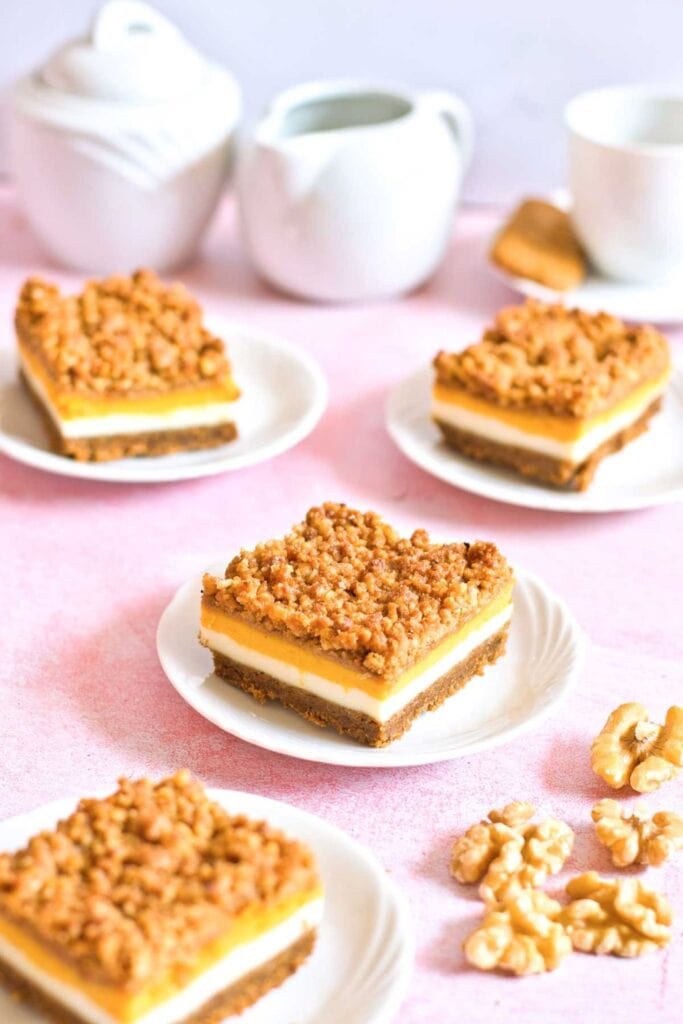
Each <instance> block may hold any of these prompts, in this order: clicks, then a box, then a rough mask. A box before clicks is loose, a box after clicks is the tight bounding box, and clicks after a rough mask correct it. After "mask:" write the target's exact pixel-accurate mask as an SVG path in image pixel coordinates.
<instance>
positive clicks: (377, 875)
mask: <svg viewBox="0 0 683 1024" xmlns="http://www.w3.org/2000/svg"><path fill="white" fill-rule="evenodd" d="M209 793H210V795H211V797H212V798H213V799H214V800H217V801H218V803H220V804H222V806H223V807H225V808H226V809H227V810H228V811H230V812H231V813H237V814H246V815H248V816H249V817H250V818H253V819H257V820H258V819H264V818H265V819H266V820H267V821H268V822H270V824H272V825H275V826H276V827H278V828H282V829H283V830H284V831H285V832H287V833H289V834H290V835H292V836H295V837H296V838H298V839H302V840H303V841H304V842H306V843H308V844H309V845H310V846H311V847H312V848H313V850H314V851H315V854H316V857H317V859H318V863H319V865H320V869H321V872H322V876H323V884H324V886H325V912H324V916H323V922H322V925H321V927H320V931H319V934H318V941H317V943H316V947H315V950H314V952H313V954H312V955H311V957H310V959H309V960H308V961H307V962H306V963H305V964H304V965H303V967H301V968H300V969H299V970H298V971H297V973H296V974H295V975H294V976H293V977H292V978H289V979H288V980H287V981H286V982H285V983H284V984H283V985H282V986H281V987H280V988H278V989H275V990H274V991H272V992H270V993H269V994H268V995H266V996H264V997H263V999H262V1000H261V1001H260V1002H258V1003H256V1005H255V1006H252V1007H251V1009H249V1010H246V1011H245V1012H244V1013H243V1014H242V1015H241V1016H240V1018H239V1021H240V1024H273V1021H279V1022H282V1024H284V1022H290V1021H291V1022H294V1021H296V1022H297V1024H320V1022H321V1021H325V1024H389V1022H390V1021H393V1020H394V1019H395V1015H396V1013H397V1011H398V1008H399V1006H400V1005H401V1003H402V1002H403V999H404V998H405V995H406V992H407V989H408V985H409V982H410V978H411V975H412V970H413V960H414V955H415V948H414V938H413V927H412V922H411V920H410V917H409V913H408V910H407V906H406V903H405V900H404V898H403V896H402V895H401V894H400V893H399V891H398V889H397V888H396V886H395V885H394V883H393V882H392V881H391V879H390V878H389V876H388V875H387V873H386V871H385V869H384V868H383V867H382V865H381V864H380V863H379V861H378V860H376V858H375V857H374V855H373V854H372V853H370V852H369V850H366V849H365V847H363V846H361V845H360V843H358V842H356V840H355V839H351V837H350V836H348V835H347V834H346V833H345V832H342V831H341V829H338V828H335V827H334V826H333V825H329V824H328V823H327V822H326V821H323V820H322V819H321V818H318V817H316V816H315V815H313V814H308V813H307V812H306V811H300V810H299V809H298V808H296V807H290V806H289V804H284V803H280V802H279V801H278V800H269V799H267V798H266V797H262V796H255V795H253V794H251V793H239V792H235V791H234V790H229V789H214V790H209ZM76 802H77V801H76V800H59V801H57V802H55V803H52V804H47V805H46V806H44V807H40V808H38V809H37V810H35V811H31V812H30V813H29V814H23V815H21V816H20V817H16V818H10V819H9V820H8V821H5V822H2V823H0V849H1V850H7V849H16V848H18V847H19V846H22V845H23V844H24V843H25V842H26V840H27V839H28V838H29V837H30V836H31V835H33V834H34V833H36V832H38V831H40V830H41V829H46V828H50V827H51V826H52V825H54V824H55V822H56V821H57V820H58V819H59V818H63V817H65V816H66V815H68V814H69V813H70V812H71V811H72V810H73V809H74V807H75V806H76ZM0 1020H1V1021H2V1024H43V1022H44V1020H45V1018H44V1017H43V1015H42V1014H39V1013H37V1012H36V1011H35V1010H32V1009H29V1008H27V1007H25V1006H22V1005H21V1004H20V1003H17V1002H16V1000H14V999H12V997H11V996H10V995H9V994H8V993H6V992H5V991H3V990H2V989H0Z"/></svg>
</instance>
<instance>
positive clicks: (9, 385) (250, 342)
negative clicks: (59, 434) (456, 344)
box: [0, 317, 327, 483]
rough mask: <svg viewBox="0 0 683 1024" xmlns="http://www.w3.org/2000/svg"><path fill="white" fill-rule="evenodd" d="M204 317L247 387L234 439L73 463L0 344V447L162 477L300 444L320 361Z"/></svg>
mask: <svg viewBox="0 0 683 1024" xmlns="http://www.w3.org/2000/svg"><path fill="white" fill-rule="evenodd" d="M207 324H208V326H209V327H210V328H211V330H213V331H214V332H215V333H216V334H217V335H218V336H219V337H221V338H224V339H225V342H226V345H227V349H228V354H229V356H230V360H231V362H232V364H233V366H234V371H235V379H236V381H237V383H238V385H239V387H240V388H241V389H242V395H241V397H240V398H239V399H238V400H237V402H235V420H236V422H237V427H238V431H239V437H238V438H237V440H236V441H232V442H231V443H230V444H226V445H222V446H221V447H220V448H208V449H207V450H206V451H199V452H186V453H181V454H177V455H163V456H159V457H156V458H139V459H120V460H117V461H114V462H99V463H97V462H76V461H74V460H73V459H67V458H65V457H64V456H62V455H55V454H53V453H52V452H50V451H49V450H48V445H47V438H46V436H45V431H44V429H43V424H42V421H41V418H40V415H39V413H38V412H37V411H36V409H35V407H34V405H33V403H32V401H31V400H30V399H29V397H28V396H27V394H26V392H25V389H24V386H23V384H22V383H21V382H20V381H19V379H18V377H17V361H16V356H15V353H14V352H13V351H8V350H0V452H3V453H4V454H5V455H9V456H10V458H13V459H17V460H18V461H19V462H25V463H27V464H28V465H29V466H35V467H36V468H37V469H45V470H47V471H48V472H51V473H59V474H61V475H62V476H76V477H82V478H84V479H87V480H108V481H114V482H116V483H161V482H164V481H169V480H187V479H189V478H192V477H200V476H212V475H213V474H215V473H225V472H228V471H229V470H235V469H242V468H243V467H245V466H251V465H253V464H254V463H256V462H263V461H264V460H265V459H271V458H273V456H274V455H279V454H280V453H281V452H284V451H286V450H287V449H288V448H291V447H293V446H294V445H295V444H298V442H299V441H301V440H302V439H303V438H304V437H305V436H306V435H307V434H309V433H310V431H311V430H313V428H314V427H315V425H316V423H317V422H318V420H319V419H320V417H321V416H322V414H323V412H324V410H325V405H326V403H327V382H326V380H325V377H324V376H323V373H322V371H321V370H320V368H319V367H318V365H317V364H316V363H315V362H314V361H313V360H312V359H311V358H310V357H309V356H308V355H306V353H305V352H303V351H301V350H300V349H298V348H295V347H294V346H293V345H291V344H290V343H289V342H287V341H284V340H282V339H280V338H277V337H274V336H272V335H270V334H266V333H264V332H262V331H257V330H254V329H253V328H251V327H248V326H245V325H243V324H233V323H230V322H229V321H226V320H223V319H222V318H220V319H219V318H216V317H211V318H207Z"/></svg>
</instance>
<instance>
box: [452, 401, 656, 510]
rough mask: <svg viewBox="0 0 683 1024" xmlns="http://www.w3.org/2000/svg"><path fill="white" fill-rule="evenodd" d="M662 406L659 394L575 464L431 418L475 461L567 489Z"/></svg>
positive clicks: (584, 484) (578, 487) (587, 478)
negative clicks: (634, 417)
mask: <svg viewBox="0 0 683 1024" xmlns="http://www.w3.org/2000/svg"><path fill="white" fill-rule="evenodd" d="M661 407H662V399H661V397H660V398H657V399H655V401H654V402H652V403H651V404H650V405H649V406H648V407H647V409H646V410H645V412H644V413H643V414H642V416H641V417H640V419H638V420H636V422H635V423H632V424H631V425H630V426H629V427H626V428H625V429H624V430H621V431H619V433H618V434H614V436H613V437H610V438H608V439H607V440H606V441H605V442H604V443H603V444H601V445H600V447H599V448H596V449H595V451H594V452H592V453H591V455H589V457H588V458H587V459H586V460H585V462H582V463H580V465H578V466H577V465H576V464H575V463H573V462H568V461H566V460H563V459H554V458H553V457H552V456H550V455H542V454H540V453H539V452H532V451H529V450H528V449H526V448H517V447H515V446H513V445H507V444H500V443H499V442H498V441H489V440H488V439H487V438H484V437H479V435H477V434H470V433H469V432H468V431H466V430H460V429H459V428H458V427H453V426H451V424H450V423H444V422H443V420H439V419H435V420H434V422H435V423H436V425H437V426H438V428H439V430H440V431H441V433H442V434H443V436H444V438H445V440H446V443H447V444H448V445H449V446H450V447H451V448H454V449H455V450H456V451H457V452H460V453H461V454H462V455H468V456H469V457H470V458H472V459H476V461H477V462H493V463H496V465H499V466H507V467H509V468H510V469H515V470H517V472H518V473H521V474H522V476H528V477H532V478H533V479H534V480H541V481H542V482H543V483H546V484H553V485H554V486H555V487H562V488H565V489H566V490H569V491H585V490H586V489H587V488H588V486H589V484H590V483H591V481H592V479H593V477H594V476H595V471H596V470H597V468H598V466H599V465H600V463H601V462H602V460H603V459H605V458H606V457H607V456H608V455H613V454H614V453H615V452H618V451H621V449H622V448H623V447H624V446H625V445H627V444H628V443H629V441H633V439H634V438H636V437H638V436H639V435H640V434H643V433H644V432H645V431H646V430H647V428H648V425H649V422H650V420H651V418H652V417H653V416H654V415H655V413H657V412H659V410H660V409H661Z"/></svg>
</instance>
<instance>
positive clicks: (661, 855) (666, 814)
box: [591, 800, 683, 868]
mask: <svg viewBox="0 0 683 1024" xmlns="http://www.w3.org/2000/svg"><path fill="white" fill-rule="evenodd" d="M591 813H592V817H593V821H594V822H595V834H596V835H597V837H598V839H599V841H600V842H601V843H602V844H603V846H606V847H607V848H608V849H609V851H610V853H611V854H612V862H613V863H614V864H615V865H616V867H618V868H626V867H630V865H631V864H651V865H652V866H653V867H660V865H662V864H663V863H664V861H665V860H668V858H669V857H670V856H671V855H672V854H673V853H675V852H676V851H677V850H681V849H683V817H681V815H680V814H674V813H673V811H658V812H657V813H656V814H654V815H653V816H652V817H650V816H649V814H648V813H647V811H646V810H645V808H644V807H636V808H635V809H634V811H633V814H628V813H627V812H626V811H625V810H624V809H623V808H622V807H621V805H620V804H619V803H618V802H617V801H616V800H600V802H599V803H597V804H596V805H595V807H594V808H593V810H592V812H591Z"/></svg>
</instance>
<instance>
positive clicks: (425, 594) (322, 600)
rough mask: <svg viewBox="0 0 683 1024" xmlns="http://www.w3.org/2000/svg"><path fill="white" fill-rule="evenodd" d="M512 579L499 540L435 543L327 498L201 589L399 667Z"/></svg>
mask: <svg viewBox="0 0 683 1024" xmlns="http://www.w3.org/2000/svg"><path fill="white" fill-rule="evenodd" d="M511 581H512V571H511V569H510V567H509V566H508V564H507V562H506V561H505V559H504V558H503V556H502V555H501V553H500V552H499V551H498V549H497V548H496V546H495V545H494V544H491V543H488V542H486V541H476V542H475V543H474V544H434V543H431V542H430V539H429V535H428V534H427V533H426V532H425V531H424V530H416V531H415V532H414V533H413V534H412V536H411V537H409V538H405V537H400V536H399V535H398V533H397V532H396V531H395V530H394V529H393V528H392V527H391V526H389V525H388V524H387V523H385V522H384V521H383V520H382V518H381V517H380V516H379V515H377V513H375V512H358V511H356V510H354V509H350V508H347V507H346V506H345V505H338V504H334V503H333V502H328V503H326V504H324V505H323V506H322V507H320V508H312V509H310V511H309V512H308V513H307V515H306V519H305V520H304V522H303V523H300V524H299V525H297V526H295V527H294V528H293V529H292V531H291V532H290V533H288V534H287V535H286V536H285V537H284V538H283V539H282V540H271V541H268V542H266V543H264V544H259V545H258V546H257V547H256V548H254V550H253V551H242V552H240V554H239V555H237V556H236V557H235V558H233V560H232V561H231V562H230V564H229V565H228V567H227V569H226V571H225V577H224V578H222V579H221V578H218V577H215V576H211V575H209V574H206V575H205V576H204V593H205V595H207V596H208V597H209V598H210V599H211V600H212V601H213V602H215V604H216V605H217V606H218V607H220V608H222V609H223V610H224V611H226V612H228V613H239V614H242V615H246V616H247V617H249V618H251V619H253V620H254V621H255V622H256V623H257V624H259V625H261V626H264V627H265V628H267V629H272V630H277V631H279V632H287V633H290V634H292V635H293V636H295V637H297V638H298V639H301V640H305V641H312V642H315V643H317V644H319V645H320V647H321V648H322V650H324V651H330V652H334V653H335V654H337V655H341V656H343V657H344V658H346V659H347V660H349V661H352V662H354V663H356V664H357V665H358V666H360V667H362V668H364V669H365V670H367V671H368V672H370V673H372V674H373V675H377V676H383V677H385V678H391V677H395V676H398V675H399V674H400V673H401V672H402V671H403V670H404V669H406V668H407V667H408V666H409V665H411V664H412V663H413V662H415V661H416V660H418V659H419V658H420V657H421V656H422V655H423V654H424V653H426V651H427V650H428V649H429V648H430V647H431V646H433V645H434V644H435V643H438V642H439V641H440V640H441V639H443V638H444V637H445V636H446V635H447V634H448V633H451V632H453V631H454V630H456V629H458V628H459V627H460V626H461V625H462V624H464V623H465V622H466V621H467V620H468V619H470V618H471V617H472V616H473V615H476V614H477V613H478V612H479V611H481V610H482V608H484V607H485V606H486V605H487V604H488V603H489V602H490V601H491V599H492V598H493V597H495V596H496V595H497V594H498V593H499V592H500V591H501V590H502V589H504V588H505V587H507V586H508V585H509V584H510V583H511Z"/></svg>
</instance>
